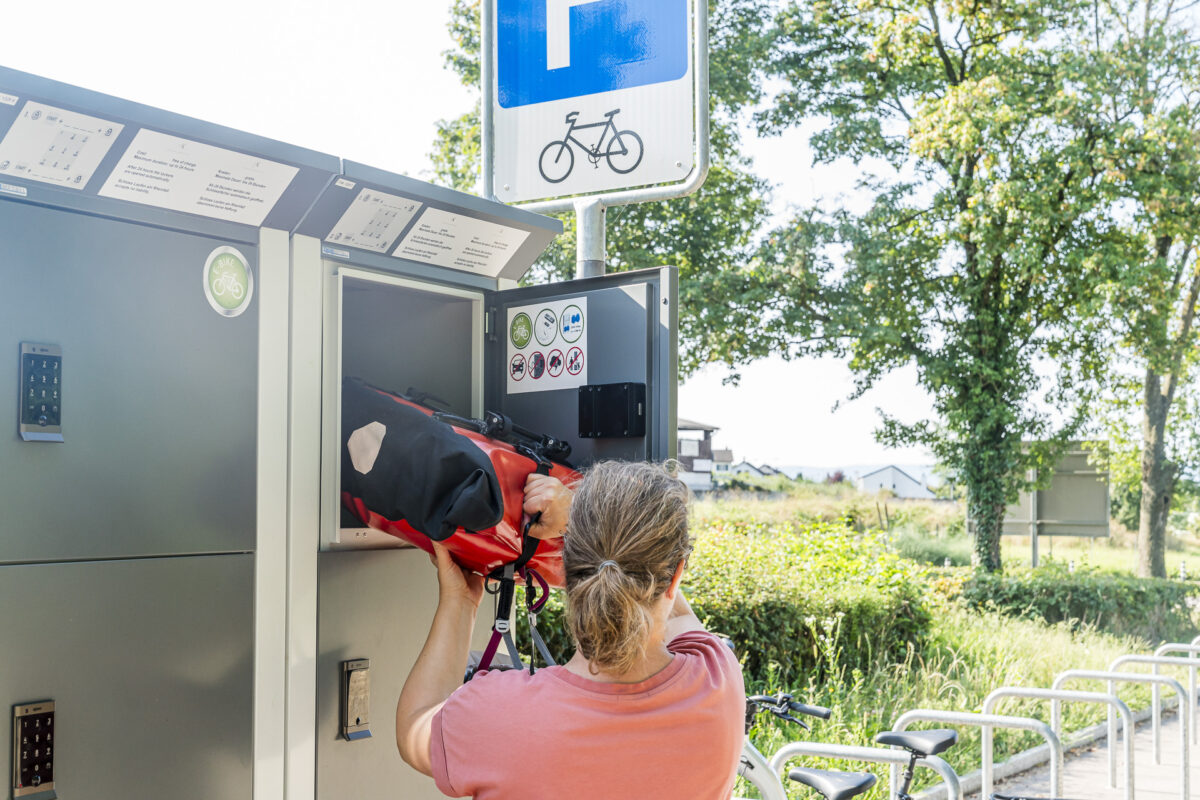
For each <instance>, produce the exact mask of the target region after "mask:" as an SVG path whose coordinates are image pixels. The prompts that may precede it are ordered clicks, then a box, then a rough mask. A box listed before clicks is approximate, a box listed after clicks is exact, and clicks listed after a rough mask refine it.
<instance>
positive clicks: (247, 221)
mask: <svg viewBox="0 0 1200 800" xmlns="http://www.w3.org/2000/svg"><path fill="white" fill-rule="evenodd" d="M297 172H299V170H298V169H297V168H296V167H293V166H289V165H287V164H279V163H277V162H274V161H267V160H266V159H263V158H257V157H255V156H248V155H246V154H245V153H238V152H235V151H233V150H225V149H224V148H221V147H213V146H212V145H207V144H202V143H201V142H193V141H191V140H190V139H181V138H180V137H178V136H170V135H168V134H165V133H159V132H157V131H150V130H145V129H143V130H140V131H138V133H137V136H135V137H134V138H133V143H132V144H130V145H129V149H127V150H126V151H125V154H124V155H123V156H121V160H120V161H119V162H117V166H116V168H115V169H113V171H112V174H111V175H109V176H108V180H107V181H105V182H104V186H103V188H101V189H100V194H101V195H102V196H104V197H113V198H116V199H118V200H129V201H132V202H134V203H141V204H142V205H147V206H157V207H158V208H167V209H170V210H172V211H183V212H186V213H189V214H200V215H201V216H205V217H211V218H213V219H221V220H226V221H228V222H239V223H241V224H243V225H256V226H257V225H261V224H262V222H263V220H264V219H266V218H267V214H269V213H270V212H271V209H272V208H274V207H275V204H276V203H277V202H279V198H280V197H281V196H282V195H283V193H284V191H286V190H287V187H288V186H289V185H290V184H291V182H292V179H293V178H295V177H296V173H297Z"/></svg>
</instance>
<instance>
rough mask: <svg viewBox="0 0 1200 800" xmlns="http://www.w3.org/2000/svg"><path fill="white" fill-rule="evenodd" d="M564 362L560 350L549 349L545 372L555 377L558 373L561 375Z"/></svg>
mask: <svg viewBox="0 0 1200 800" xmlns="http://www.w3.org/2000/svg"><path fill="white" fill-rule="evenodd" d="M566 363H567V362H566V360H565V359H564V358H563V354H562V350H551V351H550V355H548V356H546V374H547V375H549V376H550V377H551V378H557V377H558V376H559V375H562V371H563V367H565V366H566Z"/></svg>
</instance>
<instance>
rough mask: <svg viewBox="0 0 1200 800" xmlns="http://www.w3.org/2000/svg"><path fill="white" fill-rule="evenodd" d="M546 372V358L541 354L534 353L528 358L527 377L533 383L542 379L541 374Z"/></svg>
mask: <svg viewBox="0 0 1200 800" xmlns="http://www.w3.org/2000/svg"><path fill="white" fill-rule="evenodd" d="M545 371H546V357H545V356H544V355H542V354H541V353H538V352H535V353H534V354H533V355H531V356H530V357H529V377H531V378H533V379H534V380H535V381H536V380H537V379H538V378H540V377H542V373H544V372H545Z"/></svg>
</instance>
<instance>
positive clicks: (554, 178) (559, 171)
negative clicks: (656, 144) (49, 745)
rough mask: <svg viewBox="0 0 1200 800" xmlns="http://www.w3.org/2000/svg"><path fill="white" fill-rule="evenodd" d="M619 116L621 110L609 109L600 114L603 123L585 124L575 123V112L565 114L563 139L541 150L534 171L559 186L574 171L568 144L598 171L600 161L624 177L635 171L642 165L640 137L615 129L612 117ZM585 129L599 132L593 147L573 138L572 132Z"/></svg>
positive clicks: (572, 152) (573, 161) (630, 132)
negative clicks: (550, 157)
mask: <svg viewBox="0 0 1200 800" xmlns="http://www.w3.org/2000/svg"><path fill="white" fill-rule="evenodd" d="M619 113H621V109H619V108H616V109H613V110H612V111H609V112H608V113H607V114H605V115H604V117H605V120H604V122H589V123H587V124H586V125H580V124H579V123H578V119H579V112H578V111H572V112H571V113H570V114H567V120H566V121H567V132H566V134H564V135H563V138H561V139H555V140H554V141H552V142H550V143H549V144H547V145H546V146H545V147H543V148H542V154H541V155H540V156H538V172H540V173H541V175H542V178H544V179H545V180H546V181H547V182H548V183H562V182H563V181H565V180H566V179H567V176H569V175H570V174H571V170H573V169H574V168H575V151H574V150H573V149H572V148H571V144H572V143H574V144H575V145H576V146H577V147H579V149H580V150H582V151H583V152H584V154H585V155H586V156H587V158H588V161H590V162H591V163H592V166H593V167H595V168H596V169H599V168H600V159H602V158H603V159H606V160H607V161H608V167H609V169H611V170H612V171H613V172H616V173H617V174H619V175H627V174H628V173H630V172H633V171H634V170H635V169H637V167H638V164H641V163H642V155H643V153H644V150H643V146H642V137H641V136H638V135H637V133H635V132H634V131H632V130H629V129H625V130H623V131H619V130H617V125H616V123H615V122H614V121H613V117H615V116H616V115H617V114H619ZM588 128H602V129H603V130H601V131H600V138H598V139H597V140H596V144H595V145H590V146H589V145H587V144H584V143H583V142H581V141H580V140H579V139H578V138H576V137H575V131H577V130H586V129H588ZM610 132H611V133H612V138H611V139H609V140H608V146H607V148H605V149H604V151H603V152H601V147H604V139H605V137H606V136H608V134H609V133H610ZM549 155H553V156H554V158H553V160H551V161H547V160H546V157H547V156H549Z"/></svg>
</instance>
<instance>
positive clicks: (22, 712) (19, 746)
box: [12, 701, 58, 798]
mask: <svg viewBox="0 0 1200 800" xmlns="http://www.w3.org/2000/svg"><path fill="white" fill-rule="evenodd" d="M54 734H55V732H54V703H53V702H49V701H46V702H42V703H33V704H28V705H23V706H17V707H16V708H14V709H13V786H12V789H13V796H14V797H17V798H19V797H24V796H27V795H32V794H39V795H40V794H42V793H44V792H47V791H48V790H51V789H53V788H54V762H55V760H56V758H57V757H56V755H55V750H57V749H58V745H57V743H56V742H55V741H54V739H55V735H54Z"/></svg>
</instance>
